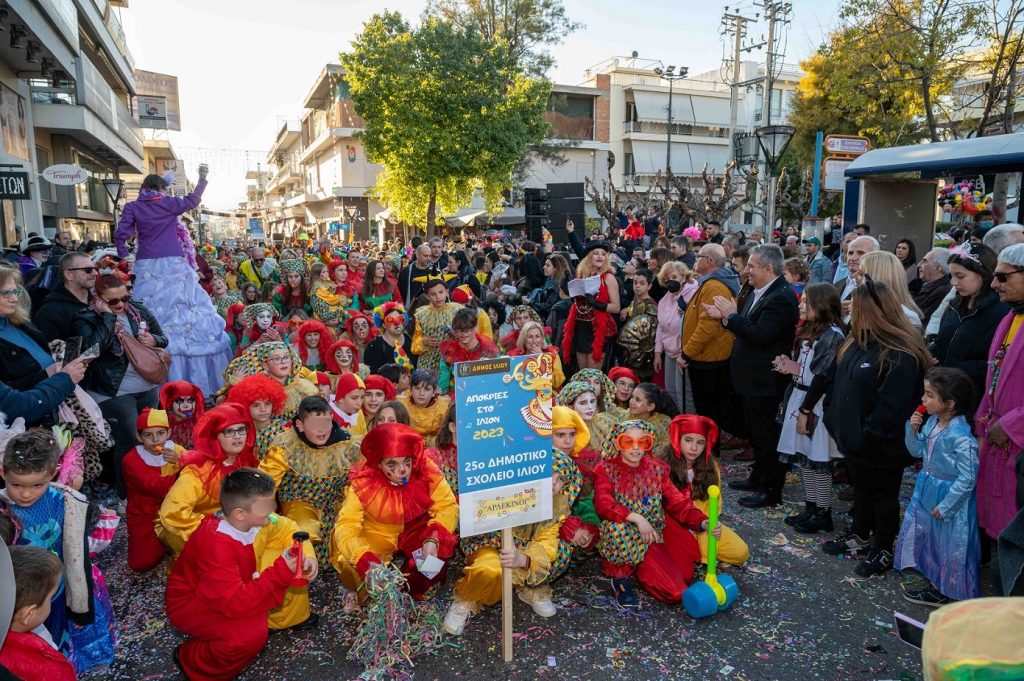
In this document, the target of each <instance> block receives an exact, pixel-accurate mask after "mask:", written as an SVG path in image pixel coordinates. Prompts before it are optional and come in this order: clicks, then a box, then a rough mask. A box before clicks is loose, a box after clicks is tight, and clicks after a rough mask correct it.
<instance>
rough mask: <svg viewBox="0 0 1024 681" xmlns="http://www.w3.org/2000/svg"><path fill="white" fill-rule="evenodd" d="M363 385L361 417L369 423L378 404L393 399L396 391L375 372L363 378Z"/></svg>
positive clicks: (375, 413)
mask: <svg viewBox="0 0 1024 681" xmlns="http://www.w3.org/2000/svg"><path fill="white" fill-rule="evenodd" d="M363 386H364V387H365V388H366V392H364V393H363V418H364V419H365V420H366V423H369V422H370V420H371V419H373V417H374V416H376V415H377V411H378V410H379V409H380V405H382V404H384V403H385V402H390V401H392V400H394V399H395V397H397V392H396V391H395V384H394V383H392V382H391V381H389V380H388V379H386V378H384V377H383V376H378V375H377V374H372V375H370V376H367V377H366V378H365V379H363ZM329 399H330V398H329V397H328V400H329Z"/></svg>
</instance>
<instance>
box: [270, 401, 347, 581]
mask: <svg viewBox="0 0 1024 681" xmlns="http://www.w3.org/2000/svg"><path fill="white" fill-rule="evenodd" d="M358 459H359V447H358V446H356V445H355V444H353V443H352V441H351V438H350V437H349V435H348V433H347V432H345V431H344V430H342V428H341V427H340V426H339V425H338V424H337V422H335V421H334V419H333V418H331V407H330V405H328V404H327V400H325V399H324V398H322V397H307V398H306V399H304V400H302V402H301V403H300V404H299V413H298V414H296V416H295V420H294V421H293V423H292V427H291V428H289V429H287V430H285V431H284V432H283V433H281V435H279V436H278V438H277V439H276V440H274V443H273V444H272V445H271V446H270V451H269V452H268V453H267V457H266V458H265V459H263V461H262V462H261V463H260V470H261V471H265V472H266V473H269V474H270V476H271V477H272V478H274V483H275V484H276V485H277V496H278V499H279V500H280V502H281V506H280V511H281V514H282V515H286V516H288V518H290V519H291V520H292V521H294V522H295V523H296V524H298V526H299V528H300V529H301V530H303V531H305V532H308V533H309V538H310V541H311V542H313V546H314V547H315V548H316V555H317V558H318V559H319V561H320V564H321V566H322V567H326V566H327V563H328V546H329V541H330V539H329V537H330V536H331V530H333V529H334V521H335V519H336V518H337V517H338V507H339V506H340V505H341V497H342V494H343V493H344V491H345V485H346V484H347V483H348V471H349V468H350V467H351V466H352V464H353V463H354V462H355V461H357V460H358ZM325 539H326V541H325Z"/></svg>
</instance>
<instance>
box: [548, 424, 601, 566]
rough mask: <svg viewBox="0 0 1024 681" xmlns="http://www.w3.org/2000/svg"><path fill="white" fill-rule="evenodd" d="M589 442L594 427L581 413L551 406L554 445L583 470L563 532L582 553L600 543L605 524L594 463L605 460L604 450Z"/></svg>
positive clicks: (562, 534) (563, 524)
mask: <svg viewBox="0 0 1024 681" xmlns="http://www.w3.org/2000/svg"><path fill="white" fill-rule="evenodd" d="M589 444H590V429H589V428H587V424H586V423H585V422H584V421H583V418H582V417H581V416H580V415H579V414H577V413H576V412H575V411H573V410H572V409H570V408H569V407H562V406H556V407H554V408H553V409H552V410H551V446H552V447H553V448H554V449H556V450H558V451H559V452H562V453H564V454H567V455H569V456H570V457H572V460H573V461H574V462H575V463H576V467H577V468H578V469H579V471H580V474H581V487H580V491H579V494H577V495H576V501H575V502H573V505H572V513H571V515H570V516H569V517H568V518H566V519H565V522H564V523H562V527H561V530H560V531H559V536H560V537H561V538H562V540H564V541H567V542H569V543H570V544H572V545H573V547H574V549H573V551H574V553H576V554H579V555H581V556H582V555H584V554H585V553H586V552H588V551H590V550H592V549H593V548H594V545H595V544H597V538H598V536H599V532H598V527H599V526H600V525H601V519H600V518H599V517H598V515H597V511H595V510H594V467H595V466H597V464H599V463H600V462H601V453H600V452H598V451H597V450H594V449H590V448H589V446H588V445H589Z"/></svg>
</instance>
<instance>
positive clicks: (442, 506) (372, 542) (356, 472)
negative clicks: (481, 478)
mask: <svg viewBox="0 0 1024 681" xmlns="http://www.w3.org/2000/svg"><path fill="white" fill-rule="evenodd" d="M360 449H361V451H362V453H363V457H364V459H363V460H362V461H359V462H358V463H356V464H354V465H353V466H352V469H351V470H350V471H349V487H348V490H347V491H346V493H345V500H344V501H343V502H342V505H341V511H340V512H339V513H338V519H337V521H336V522H335V524H334V533H333V534H332V536H331V564H332V565H333V566H334V569H335V570H337V571H338V574H339V575H341V583H342V584H344V585H345V587H346V588H347V589H350V590H352V591H356V590H357V589H358V588H359V586H360V584H361V583H362V581H363V579H364V578H365V576H366V573H367V571H368V570H370V568H371V567H372V566H373V565H374V564H377V563H387V562H389V561H391V560H392V558H394V557H395V556H396V555H402V556H404V557H405V561H404V563H403V565H402V572H403V574H405V576H406V579H407V580H408V588H409V593H410V595H412V597H413V598H415V599H417V600H422V599H423V598H425V597H427V594H428V591H429V590H430V589H431V587H433V586H434V585H435V584H438V583H440V582H441V581H443V579H444V574H445V571H444V570H442V571H441V572H440V573H439V574H438V575H436V576H435V577H434V578H433V579H427V578H426V577H425V576H424V575H422V574H420V572H419V571H418V570H417V569H416V563H415V561H414V560H413V555H412V554H413V553H414V552H415V551H416V550H417V549H422V551H423V553H424V555H434V556H436V557H437V558H438V559H440V560H442V561H448V560H449V559H450V558H451V557H452V554H453V553H454V552H455V544H456V542H457V539H456V536H455V534H454V533H455V528H456V526H457V525H458V522H459V506H458V504H457V503H456V501H455V495H454V494H452V490H451V488H450V487H448V483H447V482H446V481H445V479H444V475H442V474H441V471H440V470H438V468H437V466H436V465H435V464H434V462H433V461H431V460H430V458H429V457H427V456H426V455H425V454H424V452H423V438H422V437H421V436H420V435H419V433H417V432H416V431H415V430H413V429H412V428H410V427H409V426H406V425H403V424H401V423H382V424H380V425H378V426H377V427H376V428H374V429H373V430H371V431H370V432H369V433H367V434H366V437H364V438H363V441H362V444H361V445H360Z"/></svg>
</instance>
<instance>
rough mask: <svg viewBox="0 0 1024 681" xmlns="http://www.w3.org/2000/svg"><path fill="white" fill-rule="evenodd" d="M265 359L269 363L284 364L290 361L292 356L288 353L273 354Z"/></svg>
mask: <svg viewBox="0 0 1024 681" xmlns="http://www.w3.org/2000/svg"><path fill="white" fill-rule="evenodd" d="M267 361H268V362H270V363H271V364H285V363H287V362H290V361H292V358H291V356H290V355H273V356H271V357H267Z"/></svg>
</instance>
